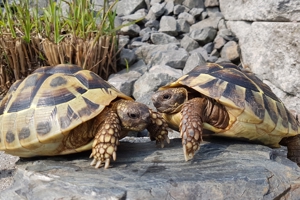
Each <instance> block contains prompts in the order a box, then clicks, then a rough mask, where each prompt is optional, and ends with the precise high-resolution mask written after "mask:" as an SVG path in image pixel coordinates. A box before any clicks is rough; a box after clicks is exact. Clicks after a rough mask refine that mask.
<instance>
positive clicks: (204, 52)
mask: <svg viewBox="0 0 300 200" xmlns="http://www.w3.org/2000/svg"><path fill="white" fill-rule="evenodd" d="M193 53H200V54H201V56H202V57H203V58H204V60H205V61H207V59H208V53H207V51H206V49H204V48H203V47H199V48H197V49H194V50H193V51H190V54H193Z"/></svg>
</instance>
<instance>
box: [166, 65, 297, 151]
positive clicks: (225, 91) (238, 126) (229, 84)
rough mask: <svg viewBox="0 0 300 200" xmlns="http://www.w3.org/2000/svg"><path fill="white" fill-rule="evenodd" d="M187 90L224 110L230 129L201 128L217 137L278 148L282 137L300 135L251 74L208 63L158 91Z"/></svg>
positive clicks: (273, 97)
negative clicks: (170, 88)
mask: <svg viewBox="0 0 300 200" xmlns="http://www.w3.org/2000/svg"><path fill="white" fill-rule="evenodd" d="M180 86H186V87H187V88H192V89H193V90H192V93H193V91H194V92H195V93H200V95H202V96H206V97H210V98H212V99H214V100H216V101H217V102H219V103H221V104H222V105H224V106H225V108H226V110H227V112H228V113H229V116H230V122H229V126H228V127H227V128H226V129H225V130H218V129H216V128H214V127H211V126H210V125H209V124H204V128H206V129H209V130H212V131H214V132H217V133H219V135H223V136H229V137H238V138H244V139H247V140H252V141H256V142H261V143H263V144H266V145H269V146H273V147H278V146H279V144H278V143H279V142H280V140H281V139H282V138H284V137H289V136H294V135H297V134H299V133H300V125H299V122H298V121H297V120H296V118H295V117H294V116H293V115H292V114H291V113H290V112H289V111H288V110H287V108H286V107H285V106H284V104H283V103H282V101H281V100H280V99H279V98H278V97H277V96H276V95H275V94H274V93H273V92H272V90H271V89H270V87H269V86H267V85H266V84H265V83H263V82H262V81H261V80H260V79H259V78H257V77H256V76H255V75H254V74H253V73H250V72H246V71H243V70H241V69H240V68H239V67H237V66H236V65H234V64H229V63H226V64H215V63H208V64H206V65H202V66H198V67H196V68H195V69H193V70H192V71H191V72H189V73H188V74H187V75H185V76H183V77H181V78H180V79H178V80H177V81H176V82H173V83H171V84H170V85H168V86H165V87H163V88H161V89H166V88H169V87H180Z"/></svg>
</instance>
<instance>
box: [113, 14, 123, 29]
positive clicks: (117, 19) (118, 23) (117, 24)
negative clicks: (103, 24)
mask: <svg viewBox="0 0 300 200" xmlns="http://www.w3.org/2000/svg"><path fill="white" fill-rule="evenodd" d="M122 23H123V20H122V18H121V17H119V16H116V17H115V20H114V26H115V27H120V26H122Z"/></svg>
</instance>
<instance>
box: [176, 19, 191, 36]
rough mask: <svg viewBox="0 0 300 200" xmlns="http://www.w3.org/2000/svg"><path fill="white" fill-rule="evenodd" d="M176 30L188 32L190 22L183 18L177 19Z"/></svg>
mask: <svg viewBox="0 0 300 200" xmlns="http://www.w3.org/2000/svg"><path fill="white" fill-rule="evenodd" d="M176 22H177V32H178V33H188V32H190V24H189V23H188V22H187V21H186V20H185V19H177V20H176Z"/></svg>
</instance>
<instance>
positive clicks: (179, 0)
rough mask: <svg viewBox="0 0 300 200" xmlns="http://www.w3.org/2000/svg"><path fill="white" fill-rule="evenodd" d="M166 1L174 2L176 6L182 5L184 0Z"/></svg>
mask: <svg viewBox="0 0 300 200" xmlns="http://www.w3.org/2000/svg"><path fill="white" fill-rule="evenodd" d="M165 1H174V5H178V4H180V5H181V4H182V3H183V1H184V0H165Z"/></svg>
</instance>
